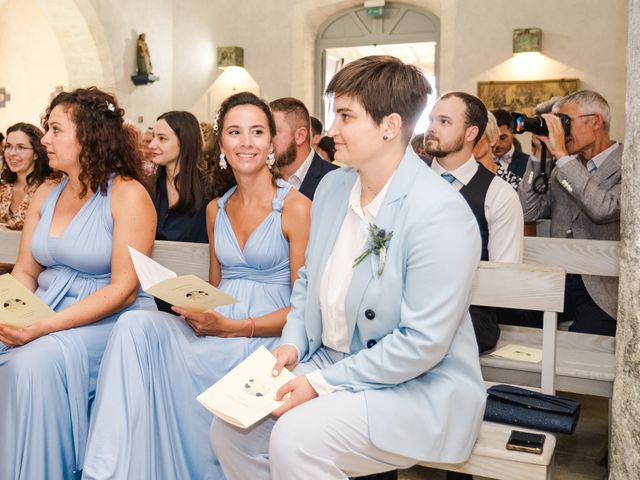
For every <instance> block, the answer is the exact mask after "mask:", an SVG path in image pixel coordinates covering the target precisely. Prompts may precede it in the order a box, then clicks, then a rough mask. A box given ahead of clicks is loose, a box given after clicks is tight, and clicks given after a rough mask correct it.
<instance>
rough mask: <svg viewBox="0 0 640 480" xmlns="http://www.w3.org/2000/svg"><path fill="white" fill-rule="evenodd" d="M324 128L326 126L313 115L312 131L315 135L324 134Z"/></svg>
mask: <svg viewBox="0 0 640 480" xmlns="http://www.w3.org/2000/svg"><path fill="white" fill-rule="evenodd" d="M322 130H324V126H323V125H322V122H321V121H320V119H319V118H316V117H311V133H312V134H313V135H322Z"/></svg>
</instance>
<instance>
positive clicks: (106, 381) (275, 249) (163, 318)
mask: <svg viewBox="0 0 640 480" xmlns="http://www.w3.org/2000/svg"><path fill="white" fill-rule="evenodd" d="M290 188H291V187H290V185H289V184H287V183H286V182H283V181H279V182H278V189H277V193H276V197H275V198H274V199H273V201H272V206H273V210H272V211H271V213H270V214H269V215H268V216H267V217H266V218H265V219H264V220H263V222H262V223H261V224H260V225H259V226H258V227H257V228H256V229H255V230H254V231H253V232H252V234H251V236H250V237H249V239H248V240H247V242H246V245H245V247H244V250H240V247H239V245H238V242H237V240H236V237H235V235H234V233H233V229H232V228H231V224H230V222H229V218H228V217H227V214H226V212H225V205H226V203H227V200H228V199H229V197H230V196H231V195H232V194H233V192H234V191H235V187H234V188H232V189H231V190H229V191H228V192H227V193H226V194H225V195H224V196H222V197H221V198H220V199H219V200H218V205H219V211H218V215H217V217H216V221H215V228H214V241H215V251H216V256H217V257H218V261H219V262H220V266H221V268H222V279H221V281H220V285H219V288H220V289H221V290H223V291H224V292H227V293H229V294H230V295H233V296H234V297H235V298H237V299H238V300H239V301H240V302H239V303H236V304H233V305H228V306H225V307H220V308H218V309H217V310H218V311H219V312H220V313H222V314H223V315H225V316H227V317H229V318H234V319H246V318H247V317H249V316H251V317H260V316H262V315H266V314H268V313H270V312H273V311H275V310H278V309H280V308H283V307H287V306H288V305H289V300H290V297H291V272H290V267H289V244H288V242H287V240H286V239H285V237H284V236H283V234H282V224H281V210H282V205H283V200H284V198H285V196H286V195H287V193H288V192H289V190H290ZM277 341H278V337H254V338H247V337H240V338H221V337H207V336H202V337H199V336H197V335H195V333H194V332H193V330H192V329H191V327H189V325H188V324H187V323H186V322H185V321H184V320H183V319H182V318H180V317H178V316H175V315H171V314H169V313H163V312H154V313H150V312H128V313H127V314H125V315H123V316H121V317H120V320H119V321H118V324H117V325H116V326H115V327H114V329H113V332H112V335H111V338H110V340H109V344H108V346H107V350H106V352H105V355H104V360H103V362H102V367H101V370H100V376H99V379H98V388H97V398H96V404H95V410H94V413H93V418H92V421H91V430H90V434H89V440H88V444H87V455H86V461H85V469H84V472H83V478H84V479H107V478H109V479H149V480H153V479H158V480H161V479H162V480H172V479H176V480H178V479H179V480H182V479H191V480H201V479H220V478H224V477H223V474H222V470H221V469H220V466H219V464H218V462H217V460H216V459H215V457H214V455H213V452H212V451H211V447H210V446H209V424H210V423H211V417H212V415H211V414H210V413H209V412H208V411H207V410H206V409H205V408H204V407H202V406H201V405H200V404H199V403H198V402H197V401H196V396H197V395H199V394H200V393H201V392H203V391H204V390H205V389H206V388H208V387H209V386H210V385H211V384H213V383H214V382H216V381H217V380H219V379H220V378H221V377H222V376H223V375H224V374H225V373H227V372H228V371H229V370H231V369H232V368H233V367H235V366H236V365H237V364H238V363H240V362H241V361H242V360H244V359H245V358H246V357H247V356H248V355H249V354H250V353H252V352H253V351H254V350H255V349H257V348H258V347H259V346H260V345H265V346H266V347H267V348H269V349H271V348H273V347H275V345H276V343H277Z"/></svg>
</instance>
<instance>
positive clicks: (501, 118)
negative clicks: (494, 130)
mask: <svg viewBox="0 0 640 480" xmlns="http://www.w3.org/2000/svg"><path fill="white" fill-rule="evenodd" d="M491 113H492V114H493V116H494V117H495V119H496V123H497V124H498V128H500V127H502V126H503V125H504V126H506V127H508V126H509V124H510V123H511V114H510V113H509V112H507V111H506V110H503V109H502V108H499V109H497V110H491Z"/></svg>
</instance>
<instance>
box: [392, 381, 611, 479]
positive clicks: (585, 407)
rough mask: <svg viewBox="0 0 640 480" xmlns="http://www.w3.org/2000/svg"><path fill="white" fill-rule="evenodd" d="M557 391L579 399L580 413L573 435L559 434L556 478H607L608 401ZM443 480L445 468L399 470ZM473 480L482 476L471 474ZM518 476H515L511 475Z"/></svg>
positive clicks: (402, 476) (407, 476)
mask: <svg viewBox="0 0 640 480" xmlns="http://www.w3.org/2000/svg"><path fill="white" fill-rule="evenodd" d="M559 395H562V396H567V397H571V398H575V399H577V400H579V401H580V405H581V415H580V420H579V421H578V426H577V428H576V431H575V433H574V434H573V435H558V442H557V444H556V453H555V459H556V468H555V475H554V477H553V478H554V479H555V480H578V479H579V480H603V479H606V478H607V467H606V465H604V462H603V460H604V458H605V456H606V452H607V450H606V449H607V429H608V411H609V402H608V400H607V399H606V398H599V397H589V396H585V395H576V394H565V393H559ZM423 479H424V480H426V479H429V480H444V479H445V475H444V472H441V471H437V470H431V469H428V468H422V467H414V468H411V469H409V470H406V471H403V472H401V473H400V480H423ZM474 480H483V479H482V478H481V477H474ZM514 480H517V479H514Z"/></svg>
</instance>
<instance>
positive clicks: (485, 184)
mask: <svg viewBox="0 0 640 480" xmlns="http://www.w3.org/2000/svg"><path fill="white" fill-rule="evenodd" d="M495 177H496V176H495V175H494V174H493V173H492V172H490V171H489V170H487V169H486V168H485V167H484V166H483V165H481V164H478V171H477V172H476V174H475V175H474V176H473V177H472V178H471V181H470V182H469V183H467V184H466V185H465V186H464V187H462V188H461V189H460V193H461V194H462V196H463V197H464V199H465V200H466V201H467V203H468V204H469V207H470V208H471V211H472V212H473V214H474V215H475V217H476V221H477V222H478V227H480V237H481V238H482V256H481V257H480V260H489V225H488V223H487V217H485V215H484V203H485V199H486V198H487V191H488V190H489V185H491V182H492V181H493V179H494V178H495Z"/></svg>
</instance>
